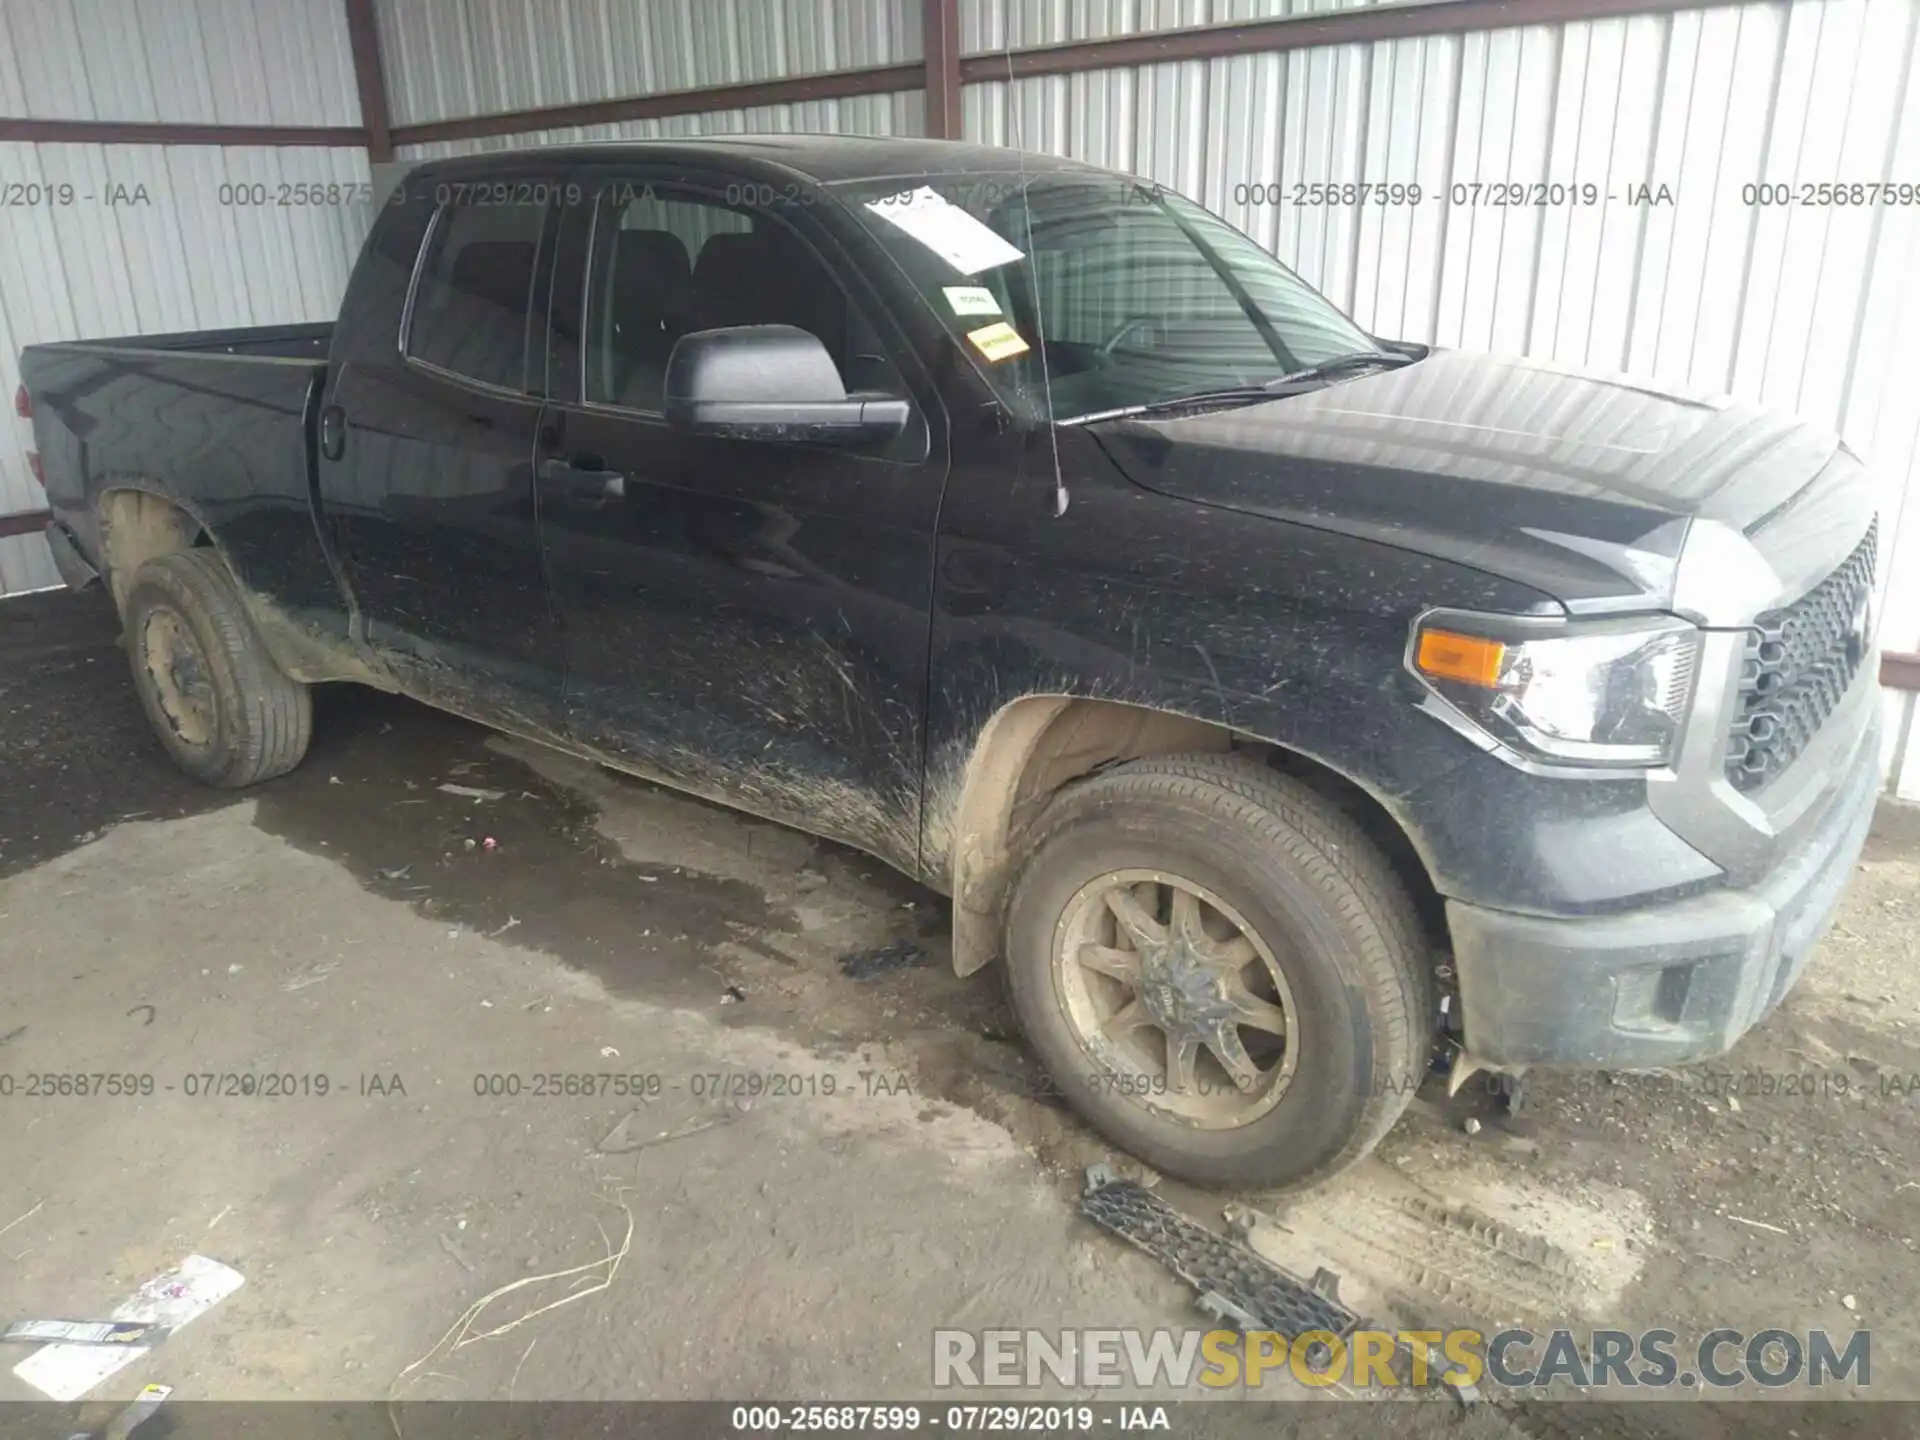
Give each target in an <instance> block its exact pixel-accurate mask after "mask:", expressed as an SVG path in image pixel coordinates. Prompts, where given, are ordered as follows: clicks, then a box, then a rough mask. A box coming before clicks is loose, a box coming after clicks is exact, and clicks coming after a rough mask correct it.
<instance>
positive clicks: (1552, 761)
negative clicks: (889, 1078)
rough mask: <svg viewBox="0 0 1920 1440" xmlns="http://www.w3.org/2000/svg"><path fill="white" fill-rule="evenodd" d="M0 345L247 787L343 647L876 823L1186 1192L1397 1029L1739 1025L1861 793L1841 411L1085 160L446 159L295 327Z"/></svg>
mask: <svg viewBox="0 0 1920 1440" xmlns="http://www.w3.org/2000/svg"><path fill="white" fill-rule="evenodd" d="M22 368H23V373H24V375H25V377H26V385H25V386H24V387H23V390H24V393H23V394H22V395H21V396H20V397H19V403H20V405H21V406H22V408H23V409H24V410H30V412H31V415H32V417H33V423H34V430H35V436H36V443H37V444H38V446H39V451H40V454H41V456H42V462H43V468H44V472H45V476H46V482H47V488H48V494H49V498H50V501H51V506H52V511H53V515H54V520H53V523H52V528H51V531H50V537H51V540H52V543H53V546H54V548H55V551H56V554H57V555H58V557H59V560H60V564H61V566H62V569H63V572H64V573H65V574H66V576H67V577H68V579H69V582H70V583H74V584H84V583H88V582H90V581H91V580H93V579H94V578H96V576H100V575H104V576H105V578H106V582H107V584H108V586H109V587H110V589H111V592H112V595H113V598H114V600H115V602H116V603H117V605H118V606H119V610H120V614H121V616H122V619H123V622H124V625H125V628H126V634H127V638H128V648H129V651H130V654H131V657H132V663H133V673H134V678H135V680H136V682H137V685H138V689H139V693H140V695H141V698H142V700H143V702H144V703H145V706H146V708H147V711H148V712H149V714H150V716H151V718H152V720H153V723H154V725H155V727H156V729H157V730H158V732H159V734H160V737H161V739H162V740H163V741H164V742H165V744H166V746H167V747H168V749H169V750H170V752H171V753H172V754H173V756H174V757H175V758H176V759H177V760H178V762H179V763H180V764H181V765H182V766H183V767H184V768H185V769H187V770H188V771H189V772H191V773H192V774H194V775H196V776H198V777H200V778H201V779H203V780H206V781H208V782H210V783H212V784H215V785H228V786H236V785H246V784H251V783H254V782H256V781H261V780H265V779H268V778H269V777H271V776H274V775H277V774H280V773H281V772H283V771H285V770H287V769H288V768H290V767H291V766H293V765H295V764H297V763H298V762H299V760H300V758H301V754H302V752H303V750H304V749H305V747H306V744H307V739H308V733H309V729H310V725H311V709H310V702H309V690H308V687H310V686H312V685H315V684H319V683H323V682H329V681H354V682H359V683H361V684H366V685H373V686H379V687H381V688H384V689H388V690H395V691H400V692H403V693H405V694H407V695H411V696H415V697H417V698H418V699H420V700H422V701H425V702H426V703H427V704H430V705H435V706H439V707H442V708H444V709H446V710H449V711H453V712H455V713H458V714H461V715H466V716H470V717H472V718H474V719H476V720H479V721H481V722H484V723H485V724H487V725H490V726H494V727H496V728H498V729H500V730H504V731H509V732H512V733H515V734H520V735H524V736H528V737H532V738H535V739H538V740H540V741H544V742H546V743H548V744H551V745H554V746H558V747H561V748H563V749H565V750H569V751H572V752H574V753H577V754H579V755H583V756H587V757H591V758H592V759H594V760H596V761H599V762H602V763H604V764H607V765H610V766H615V767H618V768H619V769H621V770H625V771H630V772H632V773H635V774H638V775H642V776H646V777H649V778H652V779H655V780H657V781H660V782H662V783H665V784H667V785H671V786H675V787H679V788H681V789H684V790H686V791H690V792H693V793H695V794H698V795H702V796H706V797H708V798H710V799H713V800H716V801H720V802H723V803H725V804H727V805H731V806H736V807H738V808H740V809H743V810H748V811H751V812H754V813H756V814H759V815H762V816H766V817H769V818H772V819H775V820H779V821H783V822H785V823H787V824H791V825H795V826H799V827H801V828H804V829H806V830H808V831H811V832H814V833H816V834H819V835H823V836H828V837H831V838H832V839H835V840H838V841H843V842H845V843H846V844H849V845H853V846H857V847H859V848H860V849H862V850H864V851H867V852H869V853H871V854H873V855H875V856H878V857H879V858H880V859H882V860H884V861H886V862H888V863H889V864H891V865H893V866H896V867H898V868H899V869H900V870H902V871H905V872H906V873H907V874H909V875H912V876H916V877H918V878H919V879H920V880H921V881H923V882H924V883H925V884H927V885H929V886H931V887H933V888H934V889H936V890H938V891H941V892H943V893H945V894H947V895H950V896H951V897H952V900H953V917H954V945H953V954H954V961H955V964H956V966H957V967H958V968H959V970H960V971H961V972H962V973H966V972H970V971H972V970H974V969H976V968H978V967H981V966H983V965H985V964H987V963H988V962H989V961H991V960H993V959H995V958H1000V957H1004V960H1005V964H1006V971H1007V977H1008V981H1009V986H1010V991H1011V996H1012V1003H1013V1005H1014V1007H1015V1009H1016V1010H1017V1012H1018V1015H1019V1018H1020V1021H1021V1023H1022V1024H1023V1026H1024V1027H1025V1031H1026V1034H1027V1036H1028V1038H1029V1040H1030V1043H1031V1044H1032V1046H1033V1048H1034V1049H1035V1051H1036V1052H1037V1053H1038V1055H1039V1057H1040V1059H1041V1060H1042V1061H1043V1063H1044V1064H1045V1066H1046V1067H1047V1069H1048V1071H1049V1072H1050V1074H1051V1075H1052V1076H1053V1078H1054V1080H1055V1081H1056V1082H1057V1084H1058V1085H1059V1086H1060V1087H1061V1088H1062V1089H1063V1090H1064V1092H1065V1093H1066V1094H1067V1095H1068V1096H1069V1097H1071V1100H1072V1102H1073V1103H1074V1104H1075V1105H1076V1106H1077V1107H1078V1108H1079V1110H1080V1111H1081V1112H1082V1113H1083V1114H1084V1116H1085V1117H1086V1118H1087V1120H1089V1121H1090V1122H1091V1123H1092V1124H1093V1125H1094V1126H1095V1127H1097V1128H1098V1129H1099V1130H1100V1131H1101V1132H1103V1133H1104V1134H1105V1135H1106V1136H1108V1137H1109V1138H1110V1139H1112V1140H1113V1141H1114V1142H1116V1143H1118V1144H1119V1145H1122V1146H1124V1147H1126V1148H1128V1149H1130V1150H1132V1151H1134V1152H1136V1153H1137V1154H1139V1155H1140V1156H1142V1157H1144V1158H1145V1159H1147V1160H1148V1161H1150V1162H1151V1163H1152V1164H1154V1165H1156V1166H1159V1167H1160V1168H1161V1169H1163V1170H1166V1171H1168V1172H1170V1173H1173V1174H1176V1175H1179V1176H1183V1177H1186V1178H1189V1179H1192V1180H1195V1181H1198V1182H1201V1183H1213V1184H1230V1183H1245V1182H1258V1183H1262V1184H1271V1185H1301V1184H1306V1183H1309V1182H1311V1181H1313V1180H1315V1179H1318V1178H1321V1177H1324V1176H1325V1175H1327V1174H1329V1173H1331V1172H1332V1171H1333V1170H1335V1169H1337V1168H1339V1167H1340V1166H1342V1165H1345V1164H1347V1163H1350V1162H1351V1161H1352V1160H1354V1159H1355V1158H1356V1157H1358V1156H1360V1155H1362V1154H1364V1153H1365V1152H1366V1150H1367V1149H1368V1148H1369V1147H1370V1146H1371V1145H1372V1144H1373V1143H1374V1142H1375V1141H1376V1140H1377V1139H1378V1138H1379V1137H1380V1136H1381V1135H1382V1134H1383V1133H1385V1131H1386V1130H1387V1128H1388V1127H1389V1126H1390V1125H1391V1124H1392V1123H1393V1121H1394V1119H1395V1118H1396V1117H1397V1116H1398V1114H1399V1113H1400V1111H1401V1109H1402V1107H1403V1106H1404V1105H1405V1103H1406V1101H1407V1098H1408V1096H1409V1095H1410V1093H1411V1092H1412V1091H1413V1089H1414V1088H1415V1087H1416V1086H1417V1085H1418V1084H1419V1083H1420V1080H1421V1078H1422V1076H1423V1075H1425V1074H1426V1073H1427V1072H1428V1069H1429V1067H1430V1064H1432V1063H1434V1061H1435V1057H1436V1056H1438V1057H1439V1059H1440V1061H1441V1062H1442V1063H1444V1061H1445V1059H1446V1058H1447V1056H1448V1055H1451V1057H1452V1060H1453V1065H1454V1072H1455V1076H1456V1078H1458V1077H1461V1076H1465V1075H1470V1074H1473V1073H1475V1072H1476V1071H1480V1070H1485V1071H1491V1072H1495V1073H1498V1074H1507V1075H1517V1074H1519V1073H1522V1072H1524V1071H1525V1070H1526V1068H1527V1067H1529V1066H1535V1065H1540V1066H1547V1065H1569V1066H1601V1067H1616V1068H1633V1067H1647V1066H1659V1065H1666V1064H1670V1063H1674V1062H1680V1061H1686V1060H1689V1059H1693V1058H1696V1057H1702V1056H1708V1055H1713V1054H1716V1053H1718V1052H1721V1051H1724V1050H1725V1049H1726V1048H1727V1047H1728V1046H1730V1045H1731V1044H1733V1042H1734V1041H1735V1040H1736V1039H1737V1038H1738V1037H1739V1036H1740V1035H1741V1034H1742V1033H1743V1032H1744V1031H1745V1030H1746V1029H1747V1028H1748V1027H1749V1026H1751V1025H1752V1024H1754V1022H1755V1021H1756V1020H1758V1019H1759V1018H1760V1017H1761V1016H1763V1015H1765V1014H1766V1013H1767V1012H1768V1010H1769V1008H1770V1007H1772V1006H1773V1005H1774V1004H1775V1003H1776V1002H1777V1001H1778V1000H1779V999H1780V997H1781V996H1782V994H1784V993H1785V991H1786V990H1787V988H1788V987H1789V986H1790V985H1791V984H1792V983H1793V982H1794V979H1795V977H1796V976H1797V975H1798V974H1799V972H1800V969H1801V967H1802V965H1803V964H1804V963H1805V961H1806V959H1807V957H1808V954H1809V952H1810V951H1811V950H1812V948H1813V946H1814V943H1815V941H1816V939H1817V938H1818V937H1819V935H1820V933H1821V931H1822V929H1823V927H1824V926H1825V924H1826V923H1827V921H1828V919H1829V917H1830V916H1831V914H1832V912H1833V909H1834V907H1835V904H1836V902H1837V900H1838V898H1839V895H1840V892H1841V889H1842V887H1843V886H1844V884H1845V882H1846V879H1847V876H1848V872H1849V871H1850V869H1851V867H1852V865H1853V862H1854V859H1855V857H1856V855H1857V854H1858V852H1859V849H1860V846H1861V844H1862V841H1863V837H1864V834H1865V831H1866V828H1867V825H1868V822H1869V820H1870V818H1871V813H1872V808H1873V804H1874V799H1875V794H1876V790H1877V778H1878V743H1877V736H1876V726H1877V716H1878V710H1879V707H1878V705H1877V704H1876V700H1875V683H1876V682H1875V675H1874V666H1873V665H1871V664H1870V663H1868V662H1869V659H1870V657H1871V653H1872V646H1873V623H1872V620H1873V601H1872V596H1873V593H1874V567H1875V561H1876V558H1877V543H1876V536H1877V531H1878V527H1877V523H1876V516H1875V513H1874V500H1873V491H1872V487H1871V485H1870V483H1869V481H1868V478H1867V477H1866V475H1865V474H1864V473H1863V471H1862V467H1861V466H1860V464H1859V463H1858V462H1857V460H1856V459H1855V457H1854V456H1853V455H1852V454H1851V453H1849V452H1848V451H1847V450H1846V449H1845V448H1844V447H1843V446H1842V445H1840V444H1839V442H1838V441H1837V440H1836V439H1835V438H1834V437H1833V436H1831V435H1829V434H1826V433H1824V432H1821V431H1817V430H1815V429H1813V428H1811V427H1809V426H1807V425H1804V424H1802V423H1799V422H1798V421H1795V420H1794V419H1792V418H1789V417H1785V416H1780V415H1775V414H1771V413H1768V412H1766V411H1762V410H1759V409H1755V408H1752V407H1750V406H1746V405H1742V404H1738V403H1735V402H1733V401H1730V400H1727V399H1725V398H1722V397H1709V396H1698V395H1696V396H1683V395H1677V394H1673V393H1668V392H1665V391H1662V390H1660V389H1656V388H1654V387H1651V386H1648V385H1644V384H1640V383H1637V382H1634V381H1631V380H1627V379H1623V378H1619V377H1605V376H1593V375H1583V374H1579V373H1575V372H1571V371H1568V370H1565V369H1559V368H1555V367H1553V366H1550V365H1546V364H1541V363H1537V362H1532V361H1524V360H1511V359H1491V358H1488V357H1485V356H1481V355H1473V354H1466V353H1462V352H1458V351H1447V350H1440V349H1432V348H1429V347H1426V346H1422V345H1415V344H1405V343H1398V342H1394V341H1390V340H1382V339H1378V338H1376V337H1373V336H1370V335H1368V334H1366V333H1365V332H1363V331H1362V330H1361V329H1360V328H1359V327H1358V326H1356V325H1355V324H1353V323H1352V322H1351V321H1350V320H1348V319H1347V318H1346V317H1345V316H1343V315H1342V314H1340V313H1339V311H1337V310H1336V309H1335V308H1334V307H1333V306H1332V305H1331V304H1330V303H1328V302H1327V301H1326V300H1325V299H1323V298H1322V297H1321V296H1319V295H1318V294H1316V293H1315V292H1314V291H1313V290H1312V289H1311V288H1309V287H1308V286H1307V285H1305V284H1304V283H1302V282H1301V281H1300V280H1299V279H1298V278H1297V277H1296V276H1295V275H1293V274H1292V272H1290V271H1289V270H1287V269H1286V268H1285V267H1284V266H1282V265H1281V264H1279V263H1278V262H1277V261H1276V260H1275V259H1274V258H1273V257H1272V256H1271V255H1269V254H1268V253H1267V252H1266V251H1265V250H1263V249H1262V248H1261V247H1260V246H1258V245H1257V244H1255V243H1254V242H1253V241H1251V240H1249V239H1248V238H1246V237H1245V236H1244V235H1242V234H1240V233H1239V232H1238V231H1236V230H1234V229H1233V228H1232V227H1231V226H1229V225H1227V224H1226V223H1225V222H1224V221H1222V220H1220V219H1218V218H1217V217H1215V216H1213V215H1211V214H1209V213H1208V212H1207V211H1205V210H1204V209H1202V208H1201V207H1200V206H1198V205H1196V204H1194V203H1192V202H1191V201H1189V200H1186V199H1183V198H1182V197H1181V196H1179V195H1177V194H1173V193H1170V192H1168V191H1166V190H1164V189H1162V188H1161V187H1159V186H1157V185H1154V184H1152V183H1150V182H1147V181H1142V180H1138V179H1134V178H1131V177H1124V176H1119V175H1115V174H1113V173H1110V172H1107V171H1103V170H1096V169H1092V168H1089V167H1087V166H1084V165H1079V164H1074V163H1069V162H1065V161H1061V160H1058V159H1051V158H1046V157H1040V156H1031V155H1021V154H1019V153H1017V152H1013V151H1008V150H999V149H991V148H985V147H978V146H967V145H956V144H942V143H935V142H925V141H909V140H863V139H854V138H811V137H766V138H752V137H738V138H730V139H725V140H718V139H716V140H711V141H700V142H689V143H679V142H672V143H668V142H661V143H657V144H655V143H649V144H618V145H610V146H601V147H578V148H557V149H549V150H540V151H533V152H523V153H499V154H491V155H487V156H484V157H474V158H471V159H462V160H457V161H451V162H446V163H435V164H429V165H426V166H424V167H422V168H420V169H417V170H415V171H414V172H412V173H411V174H410V176H409V178H408V179H407V181H406V182H405V185H404V187H403V188H402V189H401V190H399V191H397V192H396V194H395V196H394V198H393V201H392V203H389V204H387V205H385V206H383V207H382V209H381V212H380V214H379V216H378V218H377V221H376V223H375V225H374V228H373V231H372V234H371V236H370V238H369V239H368V241H367V245H366V249H365V252H364V254H363V255H362V257H361V259H360V261H359V264H358V266H357V268H356V269H355V271H354V273H353V278H352V282H351V285H350V287H349V289H348V292H347V295H346V299H345V303H344V306H343V308H342V311H341V314H340V318H339V321H338V323H337V324H335V325H332V326H305V327H294V328H288V329H277V330H247V331H234V332H227V333H221V334H193V335H162V336H150V337H145V338H136V339H123V340H103V341H96V342H85V343H75V344H59V345H43V346H33V347H30V348H29V349H28V350H27V351H26V353H25V355H24V357H23V364H22Z"/></svg>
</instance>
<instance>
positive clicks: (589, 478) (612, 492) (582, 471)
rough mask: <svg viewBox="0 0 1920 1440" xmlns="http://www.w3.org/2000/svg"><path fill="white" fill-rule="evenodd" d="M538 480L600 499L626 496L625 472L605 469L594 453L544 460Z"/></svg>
mask: <svg viewBox="0 0 1920 1440" xmlns="http://www.w3.org/2000/svg"><path fill="white" fill-rule="evenodd" d="M540 479H541V480H542V481H543V482H545V483H546V484H547V485H549V486H551V487H553V488H554V489H556V490H568V491H572V492H573V493H575V494H578V495H586V496H591V497H596V498H599V499H602V500H624V499H625V498H626V496H627V477H626V473H625V472H624V471H620V470H609V469H607V468H606V461H604V460H602V459H601V458H600V457H599V456H598V455H584V454H583V455H573V456H570V457H569V458H567V459H565V460H561V459H557V458H556V459H553V460H548V461H546V462H545V463H544V464H542V465H541V467H540Z"/></svg>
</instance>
